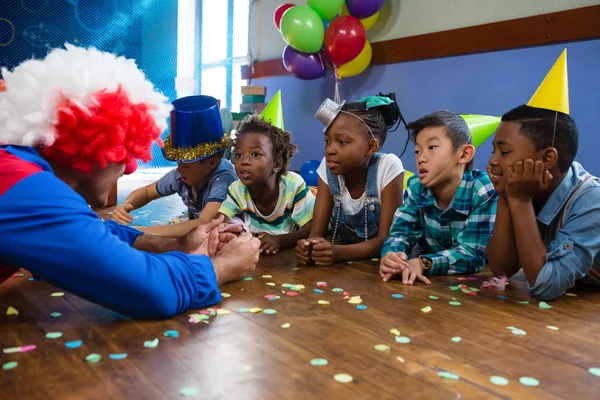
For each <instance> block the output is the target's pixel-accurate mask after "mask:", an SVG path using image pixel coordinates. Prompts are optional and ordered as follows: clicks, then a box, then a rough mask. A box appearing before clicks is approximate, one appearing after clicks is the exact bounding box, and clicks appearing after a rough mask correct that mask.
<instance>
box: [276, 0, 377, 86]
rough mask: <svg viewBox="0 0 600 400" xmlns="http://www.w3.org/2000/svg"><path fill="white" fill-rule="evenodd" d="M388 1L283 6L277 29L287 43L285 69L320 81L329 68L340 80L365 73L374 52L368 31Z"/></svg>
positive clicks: (318, 0) (320, 0) (316, 0)
mask: <svg viewBox="0 0 600 400" xmlns="http://www.w3.org/2000/svg"><path fill="white" fill-rule="evenodd" d="M384 1H385V0H307V3H308V6H301V5H295V4H291V3H288V4H283V5H281V6H279V7H278V8H277V10H275V15H274V17H273V18H274V22H275V26H276V27H277V29H279V31H280V32H281V35H282V36H283V39H284V40H285V42H286V43H287V46H286V47H285V49H284V51H283V64H284V66H285V68H286V69H287V70H288V71H289V72H290V73H291V74H292V75H294V76H295V77H296V78H299V79H305V80H310V79H318V78H322V77H323V76H325V73H326V72H327V69H332V70H334V71H335V75H336V79H342V78H349V77H351V76H355V75H358V74H360V73H361V72H363V71H364V70H365V69H367V67H368V66H369V64H370V63H371V58H372V57H373V51H372V49H371V44H370V43H369V41H368V40H367V37H366V35H367V33H366V32H367V30H368V29H370V28H371V27H372V26H373V25H374V24H375V23H376V22H377V19H378V18H379V12H380V10H381V8H382V7H383V3H384Z"/></svg>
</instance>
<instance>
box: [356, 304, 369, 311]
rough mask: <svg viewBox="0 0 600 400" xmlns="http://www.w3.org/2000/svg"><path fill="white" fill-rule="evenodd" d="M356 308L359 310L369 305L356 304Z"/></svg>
mask: <svg viewBox="0 0 600 400" xmlns="http://www.w3.org/2000/svg"><path fill="white" fill-rule="evenodd" d="M356 309H357V310H366V309H367V306H365V305H364V304H359V305H357V306H356Z"/></svg>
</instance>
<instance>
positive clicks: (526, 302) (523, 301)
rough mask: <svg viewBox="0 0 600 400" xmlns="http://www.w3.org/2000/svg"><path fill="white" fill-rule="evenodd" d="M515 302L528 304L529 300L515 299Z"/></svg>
mask: <svg viewBox="0 0 600 400" xmlns="http://www.w3.org/2000/svg"><path fill="white" fill-rule="evenodd" d="M517 303H519V304H529V302H528V301H527V300H522V301H517Z"/></svg>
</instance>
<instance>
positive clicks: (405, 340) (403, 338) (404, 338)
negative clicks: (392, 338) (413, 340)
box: [396, 336, 410, 344]
mask: <svg viewBox="0 0 600 400" xmlns="http://www.w3.org/2000/svg"><path fill="white" fill-rule="evenodd" d="M396 342H398V343H402V344H407V343H410V338H409V337H408V336H396Z"/></svg>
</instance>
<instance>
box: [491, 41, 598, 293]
mask: <svg viewBox="0 0 600 400" xmlns="http://www.w3.org/2000/svg"><path fill="white" fill-rule="evenodd" d="M578 145H579V134H578V131H577V126H576V125H575V121H574V120H573V119H572V118H571V117H570V116H569V93H568V77H567V53H566V49H565V50H564V51H563V53H562V54H561V55H560V57H559V58H558V60H557V61H556V63H555V64H554V66H553V67H552V69H551V70H550V72H549V73H548V75H547V76H546V78H545V79H544V81H543V82H542V84H541V85H540V87H539V88H538V89H537V91H536V92H535V93H534V95H533V96H532V98H531V100H529V103H528V104H527V105H521V106H519V107H517V108H514V109H512V110H511V111H509V112H507V113H506V114H504V115H503V116H502V122H501V123H500V126H499V127H498V130H497V131H496V135H495V137H494V142H493V149H494V150H493V153H492V157H491V158H490V160H489V165H488V173H489V175H490V177H491V179H492V183H493V184H494V186H495V188H496V191H497V192H498V195H499V198H498V209H497V214H496V224H495V227H494V232H493V234H492V237H491V239H490V241H489V243H488V246H487V256H488V262H489V265H490V268H491V270H492V272H493V273H494V274H495V275H507V276H508V277H510V276H512V275H514V274H515V273H517V272H518V271H519V269H520V268H523V272H524V274H525V277H526V278H527V282H528V284H529V287H530V289H531V291H532V293H533V295H534V296H536V297H538V298H539V299H541V300H551V299H554V298H556V297H558V296H561V295H562V294H564V293H565V291H566V290H567V289H569V288H571V287H573V286H574V285H575V282H576V281H582V282H583V283H587V284H591V285H594V286H600V256H599V253H600V236H599V235H598V234H597V229H598V226H600V180H599V179H598V178H596V177H594V176H591V175H590V174H589V173H587V172H586V171H585V169H584V168H583V167H582V166H581V164H579V163H577V162H575V161H574V159H575V156H576V155H577V148H578Z"/></svg>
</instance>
